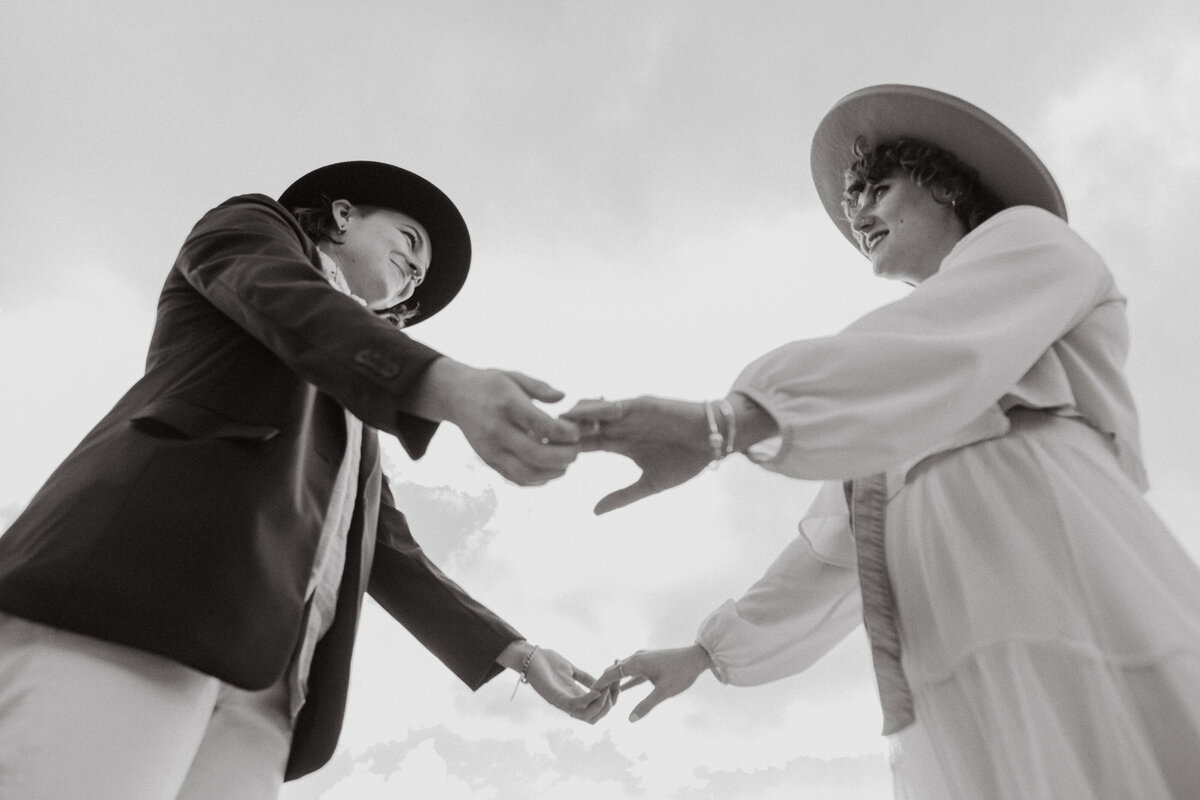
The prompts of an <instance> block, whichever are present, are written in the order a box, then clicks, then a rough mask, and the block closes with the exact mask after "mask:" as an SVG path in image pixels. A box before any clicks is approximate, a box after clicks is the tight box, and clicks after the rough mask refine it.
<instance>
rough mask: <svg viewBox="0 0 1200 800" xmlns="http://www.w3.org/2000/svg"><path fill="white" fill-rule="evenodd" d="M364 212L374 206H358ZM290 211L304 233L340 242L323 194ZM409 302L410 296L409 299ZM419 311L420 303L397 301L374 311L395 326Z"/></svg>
mask: <svg viewBox="0 0 1200 800" xmlns="http://www.w3.org/2000/svg"><path fill="white" fill-rule="evenodd" d="M359 208H360V209H362V211H363V213H364V214H369V213H371V211H373V210H374V209H375V208H376V207H375V206H359ZM288 210H289V211H291V212H292V216H293V217H295V218H296V222H298V223H299V224H300V229H301V230H303V231H304V235H305V236H307V237H308V238H310V239H312V240H313V241H314V242H316V243H318V244H320V243H321V242H322V241H330V242H335V243H337V244H341V241H342V240H341V239H339V238H336V233H335V232H336V231H337V223H336V222H335V221H334V219H333V201H332V200H330V199H329V198H328V197H326V196H325V195H321V196H320V197H319V198H318V199H317V202H316V204H315V205H311V206H301V207H299V208H291V209H288ZM409 302H411V298H410V301H409ZM419 312H420V304H418V303H413V304H412V307H411V308H410V307H409V304H408V303H407V302H406V303H397V304H396V305H394V306H392V307H391V308H387V309H384V310H382V311H377V312H375V313H376V314H377V315H378V316H380V317H382V318H383V319H385V320H387V321H388V322H390V323H392V324H393V325H395V326H396V327H397V328H403V327H404V325H405V323H407V322H408V321H409V320H410V319H412V318H413V317H415V316H417V314H418V313H419Z"/></svg>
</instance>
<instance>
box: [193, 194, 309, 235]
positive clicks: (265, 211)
mask: <svg viewBox="0 0 1200 800" xmlns="http://www.w3.org/2000/svg"><path fill="white" fill-rule="evenodd" d="M228 228H235V229H239V230H245V231H248V230H252V229H257V228H282V229H288V230H290V231H292V232H295V233H297V234H300V233H301V230H300V226H299V223H297V222H296V218H295V217H294V216H292V214H291V213H289V212H288V210H287V209H285V208H284V207H283V206H282V205H280V204H279V202H278V201H276V200H274V199H272V198H270V197H268V196H267V195H265V194H239V195H235V196H233V197H230V198H229V199H228V200H226V201H224V202H223V203H220V204H219V205H216V206H214V207H213V208H211V209H209V210H208V211H207V212H205V214H204V216H202V217H201V218H200V220H199V222H197V223H196V231H198V232H199V231H209V230H212V229H228Z"/></svg>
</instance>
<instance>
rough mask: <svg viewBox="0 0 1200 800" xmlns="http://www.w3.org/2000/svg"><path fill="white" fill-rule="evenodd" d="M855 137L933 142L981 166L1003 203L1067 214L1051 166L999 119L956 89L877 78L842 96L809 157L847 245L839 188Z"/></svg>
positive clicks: (987, 185) (851, 235) (872, 140)
mask: <svg viewBox="0 0 1200 800" xmlns="http://www.w3.org/2000/svg"><path fill="white" fill-rule="evenodd" d="M859 137H862V138H863V140H864V144H865V146H866V147H867V148H870V147H873V146H875V145H877V144H880V143H884V142H889V141H894V140H896V139H919V140H921V141H923V142H927V143H929V144H932V145H935V146H937V147H940V148H942V149H943V150H946V151H947V152H949V153H951V154H953V155H954V156H955V157H956V158H958V160H959V161H961V162H963V163H964V164H966V165H967V166H969V167H971V168H973V169H975V170H976V171H978V173H979V179H980V182H981V183H982V184H983V186H984V188H985V189H987V190H988V191H990V192H991V193H992V194H993V195H995V197H996V198H997V199H998V200H999V201H1000V202H1001V203H1002V204H1003V206H1004V207H1005V208H1008V207H1010V206H1018V205H1031V206H1038V207H1039V208H1044V209H1046V210H1047V211H1049V212H1051V213H1053V214H1056V215H1058V216H1059V217H1062V218H1063V219H1064V220H1065V219H1066V218H1067V207H1066V204H1065V203H1064V202H1063V198H1062V193H1061V192H1060V191H1059V189H1058V184H1057V183H1055V181H1054V177H1053V176H1052V175H1051V174H1050V170H1048V169H1046V166H1045V165H1044V164H1043V163H1042V162H1041V159H1039V158H1038V157H1037V155H1036V154H1035V153H1034V152H1033V150H1031V149H1030V148H1029V146H1028V145H1026V144H1025V142H1023V141H1022V140H1021V138H1020V137H1018V136H1017V135H1016V134H1015V133H1013V132H1012V131H1011V130H1009V129H1008V128H1007V127H1005V126H1004V125H1003V124H1002V123H1001V122H1000V121H998V120H997V119H995V118H994V117H992V116H991V115H990V114H987V113H986V112H984V111H982V110H981V109H979V108H976V107H975V106H973V105H971V104H970V103H968V102H966V101H965V100H961V99H959V98H957V97H955V96H953V95H949V94H945V93H943V92H938V91H935V90H933V89H926V88H923V87H920V86H905V85H900V84H882V85H879V86H868V87H867V88H865V89H859V90H858V91H857V92H852V93H851V94H848V95H846V96H845V97H843V98H842V99H841V100H839V101H838V102H837V103H836V104H835V105H834V106H833V108H832V109H830V111H829V113H828V114H826V115H825V118H824V119H822V120H821V123H820V124H819V125H818V126H817V130H816V133H815V134H813V141H812V151H811V153H810V163H811V166H812V176H813V181H814V182H815V183H816V186H817V194H818V195H819V196H820V198H821V203H822V204H823V205H824V206H825V211H826V213H828V214H829V217H830V218H831V219H832V220H833V222H834V224H835V225H837V226H838V229H839V230H840V231H841V232H842V235H844V236H845V237H846V238H847V239H848V240H849V241H850V242H851V244H854V243H855V241H854V232H853V231H852V230H851V228H850V221H849V220H848V219H846V216H845V214H844V213H843V211H842V193H843V191H844V189H845V173H846V168H847V167H848V166H849V165H850V162H851V160H852V159H853V157H854V154H853V147H854V142H855V140H857V139H858V138H859ZM855 246H857V245H855Z"/></svg>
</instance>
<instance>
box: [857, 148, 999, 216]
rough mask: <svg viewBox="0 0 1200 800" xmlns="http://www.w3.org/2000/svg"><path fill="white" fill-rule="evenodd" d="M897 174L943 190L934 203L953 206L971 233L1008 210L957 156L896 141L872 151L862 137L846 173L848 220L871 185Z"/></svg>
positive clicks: (935, 197) (977, 174) (929, 187)
mask: <svg viewBox="0 0 1200 800" xmlns="http://www.w3.org/2000/svg"><path fill="white" fill-rule="evenodd" d="M896 170H900V171H902V172H904V173H905V174H906V175H908V177H909V178H911V179H912V180H913V182H914V183H916V184H917V185H918V186H924V187H926V188H928V189H930V190H931V191H933V190H935V189H941V190H942V192H943V193H944V194H943V196H939V194H938V192H936V191H933V197H934V199H935V200H937V202H939V203H942V204H943V205H949V206H952V207H953V209H954V213H955V215H956V216H957V217H958V218H959V220H961V221H962V223H963V225H964V226H965V227H966V229H967V230H968V231H972V230H974V229H975V228H976V227H978V226H979V224H980V223H982V222H983V221H984V220H986V219H987V218H988V217H990V216H992V215H993V214H995V213H996V212H997V211H1000V210H1001V209H1002V208H1004V205H1003V203H1001V202H1000V201H999V200H998V199H997V198H996V197H995V196H994V195H993V194H992V193H991V192H989V191H988V190H987V189H986V188H984V186H983V184H981V183H980V182H979V173H978V172H976V171H975V170H974V169H972V168H971V167H969V166H967V165H966V164H964V163H962V162H961V161H959V160H958V159H957V158H956V157H955V156H954V154H953V153H950V152H947V151H946V150H943V149H941V148H940V147H937V146H935V145H931V144H929V143H927V142H922V141H919V140H916V139H896V140H894V141H890V142H882V143H880V144H877V145H875V146H874V147H870V148H868V147H867V146H866V143H865V140H864V139H863V138H862V137H861V136H860V137H859V138H858V139H857V140H855V142H854V160H853V161H851V162H850V166H849V167H847V168H846V173H845V180H846V189H845V191H844V193H843V195H842V210H843V211H844V212H845V213H846V216H847V217H849V216H851V213H852V212H853V210H854V208H855V207H856V206H857V203H858V196H859V195H860V194H861V193H862V191H863V190H864V189H866V187H867V186H868V185H869V184H874V183H878V182H879V181H881V180H883V179H884V178H886V177H888V176H889V175H891V174H892V173H893V172H895V171H896Z"/></svg>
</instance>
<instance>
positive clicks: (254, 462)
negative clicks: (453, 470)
mask: <svg viewBox="0 0 1200 800" xmlns="http://www.w3.org/2000/svg"><path fill="white" fill-rule="evenodd" d="M470 259H471V248H470V238H469V235H468V232H467V227H466V224H465V222H464V221H463V218H462V216H461V215H460V213H459V211H458V210H457V208H456V207H455V206H454V204H453V203H452V202H451V201H450V200H449V198H448V197H446V195H445V194H443V193H442V192H441V191H440V190H439V189H438V188H437V187H435V186H434V185H433V184H432V183H429V182H428V181H426V180H424V179H423V178H421V177H420V176H418V175H415V174H413V173H411V172H408V171H407V170H403V169H401V168H399V167H396V166H392V165H388V164H382V163H378V162H370V161H354V162H342V163H339V164H333V165H329V166H326V167H322V168H320V169H317V170H315V171H313V172H311V173H309V174H308V175H305V176H304V177H302V178H301V179H299V180H298V181H296V182H295V183H294V184H293V185H292V186H290V187H289V188H288V189H287V191H285V192H284V193H283V194H282V195H281V196H280V198H279V200H274V199H272V198H270V197H267V196H264V195H256V194H251V195H244V196H239V197H234V198H232V199H230V200H228V201H226V202H225V203H222V204H221V205H220V206H218V207H217V208H215V209H213V210H211V211H210V212H208V213H207V214H206V215H205V216H204V217H203V218H202V219H201V220H200V221H199V222H198V223H197V224H196V226H195V227H194V228H193V230H192V232H191V234H190V235H189V236H188V237H187V239H186V241H185V242H184V244H183V247H182V249H181V250H180V253H179V256H178V258H177V259H176V261H175V264H174V266H173V267H172V269H171V271H170V273H169V274H168V276H167V279H166V283H165V285H164V287H163V290H162V294H161V296H160V298H159V304H158V313H157V320H156V323H155V328H154V333H153V336H152V339H151V343H150V349H149V354H148V357H147V361H146V370H145V374H144V376H143V377H142V378H141V379H140V380H139V381H138V382H137V383H136V384H135V385H134V386H133V387H132V388H131V389H130V390H129V391H128V392H127V393H126V394H125V395H124V396H123V397H122V398H121V399H120V400H119V401H118V402H117V404H116V406H115V407H114V408H113V409H112V410H111V411H110V412H109V413H108V414H107V415H106V416H105V417H104V418H103V419H102V420H101V421H100V423H99V424H98V425H96V427H95V428H93V429H92V430H91V432H90V433H88V434H87V435H86V437H85V438H84V439H83V441H82V442H81V443H80V444H79V446H78V447H76V448H75V450H74V451H73V452H72V453H71V454H70V455H69V456H68V457H67V458H66V460H65V461H64V462H63V463H62V464H61V465H60V466H59V467H58V468H57V469H56V470H55V471H54V473H53V474H52V475H51V476H50V478H49V479H48V480H47V481H46V483H45V485H44V486H43V487H42V488H41V490H40V491H39V492H38V493H37V494H36V495H35V496H34V497H33V499H32V500H31V501H30V503H29V504H28V506H27V507H26V508H25V510H24V511H23V513H22V514H21V515H20V516H19V517H18V518H17V519H16V521H14V522H13V524H12V525H11V526H10V528H9V529H8V530H7V531H6V532H5V533H4V534H3V535H2V536H0V797H5V798H38V799H39V800H40V799H41V798H47V799H49V798H54V799H55V800H60V798H65V797H89V798H104V797H113V798H121V800H133V799H134V798H142V797H145V798H156V799H158V800H161V799H162V798H207V797H214V798H216V797H219V798H221V799H222V800H230V799H231V798H267V797H274V796H276V795H277V793H278V790H279V786H280V784H281V783H282V782H283V780H285V779H293V778H297V777H300V776H302V775H304V774H307V773H309V772H312V771H313V770H316V769H317V768H319V767H320V766H321V765H323V764H324V763H325V762H326V761H328V759H329V758H330V757H331V755H332V753H333V751H334V749H335V747H336V744H337V740H338V736H339V733H340V729H341V724H342V717H343V714H344V709H345V703H346V693H347V685H348V681H349V668H350V660H351V651H352V648H353V643H354V638H355V630H356V625H357V620H358V616H359V610H360V608H361V604H362V597H363V594H364V593H365V592H369V593H370V594H371V595H372V596H373V597H374V598H375V599H376V600H377V601H378V602H379V604H380V605H381V606H382V607H383V608H384V609H386V610H387V611H388V612H389V613H390V614H391V615H392V616H393V617H395V618H396V619H397V620H398V621H399V622H400V623H401V624H402V625H404V626H405V627H406V628H407V629H408V630H409V631H410V632H412V634H413V635H414V636H415V637H416V638H417V639H418V640H419V641H420V642H421V644H422V645H424V646H425V647H426V648H428V649H429V650H430V651H431V652H432V653H433V654H434V655H436V656H437V657H438V658H439V659H440V660H441V661H442V662H443V663H444V664H445V665H446V666H447V667H449V668H450V669H451V670H452V671H453V672H454V673H455V674H456V675H457V676H458V677H459V678H460V679H462V680H463V681H464V682H465V683H466V684H467V685H468V686H470V687H471V688H472V689H475V688H478V687H479V686H481V685H482V684H484V683H485V682H486V681H488V680H490V679H491V678H493V677H494V676H496V675H497V674H498V673H500V672H501V671H503V669H504V668H505V667H509V668H512V669H514V670H516V671H517V672H519V673H520V674H521V676H522V678H523V679H524V680H526V681H528V682H529V683H531V684H532V685H533V687H534V688H535V689H536V690H537V692H538V693H539V694H540V695H541V696H542V697H544V698H545V699H546V700H547V701H548V702H550V703H552V704H553V705H555V706H556V707H558V708H560V709H563V710H564V711H566V712H568V713H570V714H571V715H572V716H573V717H578V718H581V719H583V720H585V721H588V722H594V721H595V720H596V719H598V718H599V717H601V716H603V714H604V713H606V712H607V710H608V708H609V707H611V701H612V698H611V697H610V696H609V695H605V694H599V693H596V692H593V691H591V690H590V684H591V683H592V678H591V676H589V675H587V674H586V673H584V672H582V671H580V670H578V669H576V668H575V667H574V666H573V665H572V664H571V663H570V662H569V661H567V660H566V659H565V658H563V657H562V656H561V655H559V654H558V653H556V652H554V651H553V650H549V649H541V648H537V647H535V646H533V645H531V644H530V643H529V642H527V641H525V640H524V638H523V637H522V636H521V635H520V634H519V633H518V632H517V631H516V630H515V629H514V628H512V627H511V626H510V625H508V624H507V623H506V622H505V621H503V620H502V619H500V618H499V617H498V616H497V615H496V614H494V613H492V612H491V611H490V610H488V609H487V608H486V607H484V606H483V605H482V604H480V603H479V602H477V601H476V600H474V599H473V598H472V597H471V596H470V595H469V594H468V593H467V592H465V591H464V590H463V589H462V588H461V587H459V586H458V585H456V584H455V583H454V582H453V581H451V580H450V579H449V578H447V577H446V576H445V575H444V574H443V573H442V572H441V571H440V570H439V569H438V568H437V567H436V566H435V565H434V564H432V563H431V562H430V561H429V559H428V558H426V556H425V555H424V553H423V552H422V550H421V548H420V546H419V545H418V544H417V543H416V541H415V540H414V538H413V536H412V534H411V533H410V531H409V528H408V525H407V523H406V521H405V517H404V515H403V514H402V513H401V512H400V511H399V510H398V509H397V508H396V506H395V504H394V502H393V498H392V495H391V492H390V490H389V488H388V480H387V477H386V476H385V475H384V474H383V472H382V469H381V466H380V458H379V444H378V437H377V432H383V433H385V434H390V435H393V436H395V437H397V438H398V439H399V441H400V442H401V444H402V445H403V446H404V448H405V450H406V451H407V453H408V454H409V455H410V456H411V457H412V458H413V459H418V458H420V457H421V456H422V454H423V453H424V452H425V450H426V447H427V446H428V444H429V441H430V439H431V437H432V436H433V434H434V431H435V430H436V428H437V427H438V424H439V423H440V422H443V421H444V422H449V423H452V424H454V425H457V426H458V427H459V428H460V430H461V431H462V433H463V434H464V436H465V437H466V439H467V441H468V443H469V444H470V445H471V447H472V448H473V449H474V450H475V452H476V453H478V454H479V456H480V457H481V458H482V459H483V460H484V461H485V462H486V463H487V464H488V465H490V466H491V467H492V468H494V469H495V470H497V471H498V472H499V473H500V474H501V475H503V476H505V477H506V478H508V479H510V480H512V481H513V482H515V483H518V484H520V485H537V484H542V483H545V482H546V481H548V480H551V479H553V478H556V477H558V476H560V475H562V474H563V473H564V472H565V470H566V469H567V466H568V465H569V464H570V463H571V461H572V460H573V459H574V458H575V456H576V455H577V453H578V439H579V432H578V430H577V429H576V428H575V426H574V425H573V424H572V423H570V422H567V421H564V420H558V419H555V418H553V417H551V416H549V415H547V414H546V413H544V412H543V411H542V410H540V409H539V408H537V407H536V406H535V405H534V403H533V402H532V401H534V400H537V401H547V402H556V401H558V400H560V399H562V394H561V393H560V392H558V391H557V390H555V389H553V388H552V387H550V386H548V385H547V384H545V383H543V382H541V381H538V380H535V379H533V378H530V377H527V376H525V375H522V374H520V373H515V372H508V371H503V370H496V369H477V368H473V367H469V366H467V365H465V364H462V363H460V362H457V361H454V360H453V359H451V358H449V357H447V356H444V355H442V354H440V353H438V352H437V351H435V350H433V349H431V348H429V347H427V346H425V345H423V344H421V343H419V342H417V341H415V340H413V339H412V338H410V337H409V336H408V334H407V333H406V332H405V330H402V328H405V327H406V326H408V327H411V326H412V325H413V324H416V323H419V322H421V321H423V320H426V319H428V318H429V317H431V316H433V315H434V314H436V313H437V312H438V311H440V310H441V309H442V308H444V307H445V306H446V304H447V303H449V302H450V300H451V299H453V297H454V296H455V294H456V293H457V292H458V290H459V289H460V287H461V286H462V284H463V281H464V280H465V278H466V275H467V270H468V266H469V264H470Z"/></svg>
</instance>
